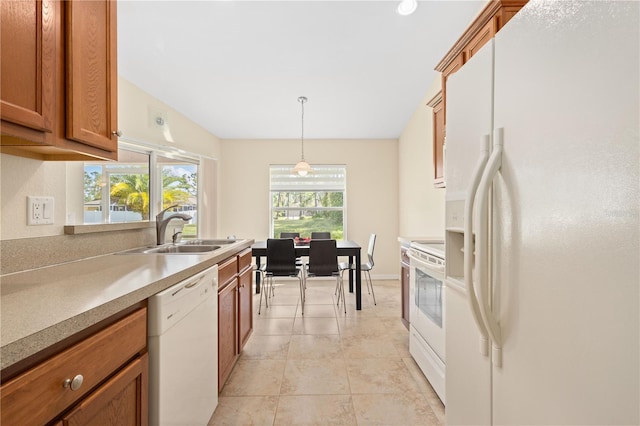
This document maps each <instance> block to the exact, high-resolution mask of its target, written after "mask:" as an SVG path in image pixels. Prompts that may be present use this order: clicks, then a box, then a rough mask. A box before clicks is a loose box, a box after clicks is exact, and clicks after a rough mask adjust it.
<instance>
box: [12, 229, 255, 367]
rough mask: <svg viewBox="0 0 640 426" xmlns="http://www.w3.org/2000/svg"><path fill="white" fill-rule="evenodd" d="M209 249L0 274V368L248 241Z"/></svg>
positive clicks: (120, 256)
mask: <svg viewBox="0 0 640 426" xmlns="http://www.w3.org/2000/svg"><path fill="white" fill-rule="evenodd" d="M253 242H254V241H253V240H239V241H237V242H235V243H233V244H229V245H227V246H224V247H223V248H222V249H220V250H216V251H214V252H211V253H209V254H152V255H150V254H109V255H104V256H98V257H93V258H89V259H84V260H79V261H75V262H69V263H65V264H61V265H55V266H49V267H46V268H40V269H34V270H30V271H25V272H20V273H15V274H7V275H3V276H0V308H1V309H0V324H2V326H1V329H0V369H4V368H6V367H8V366H11V365H13V364H15V363H16V362H18V361H21V360H23V359H25V358H27V357H29V356H31V355H33V354H35V353H37V352H39V351H41V350H43V349H46V348H47V347H49V346H51V345H53V344H55V343H57V342H60V341H62V340H63V339H65V338H67V337H69V336H71V335H73V334H75V333H77V332H79V331H82V330H83V329H85V328H87V327H90V326H91V325H93V324H96V323H98V322H99V321H101V320H103V319H105V318H108V317H110V316H111V315H113V314H115V313H117V312H119V311H122V310H124V309H126V308H128V307H130V306H132V305H134V304H136V303H138V302H140V301H142V300H144V299H147V298H149V297H150V296H152V295H154V294H156V293H158V292H160V291H162V290H164V289H166V288H168V287H171V286H172V285H174V284H176V283H178V282H180V281H182V280H184V279H186V278H188V277H190V276H192V275H194V274H197V273H198V272H200V271H203V270H205V269H207V268H208V267H210V266H213V265H215V264H217V263H219V262H220V261H222V260H224V259H226V258H228V257H229V256H231V255H233V254H234V253H237V252H239V251H241V250H243V249H245V248H247V247H250V246H251V245H252V244H253Z"/></svg>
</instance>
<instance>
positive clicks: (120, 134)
mask: <svg viewBox="0 0 640 426" xmlns="http://www.w3.org/2000/svg"><path fill="white" fill-rule="evenodd" d="M111 134H112V135H113V136H118V137H120V136H122V130H114V131H113V132H111Z"/></svg>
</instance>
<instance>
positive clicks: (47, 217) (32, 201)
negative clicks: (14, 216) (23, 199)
mask: <svg viewBox="0 0 640 426" xmlns="http://www.w3.org/2000/svg"><path fill="white" fill-rule="evenodd" d="M54 210H55V205H54V202H53V197H33V196H27V225H50V224H52V223H53V219H54V216H53V212H54Z"/></svg>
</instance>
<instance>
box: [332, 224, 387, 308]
mask: <svg viewBox="0 0 640 426" xmlns="http://www.w3.org/2000/svg"><path fill="white" fill-rule="evenodd" d="M375 246H376V234H371V235H370V236H369V247H368V248H367V258H368V260H367V263H362V264H361V265H360V271H361V272H362V273H365V272H366V275H365V282H366V283H367V292H369V294H370V295H371V296H372V297H373V304H374V305H376V304H377V303H376V294H375V292H374V291H373V281H371V270H372V269H373V249H374V248H375ZM338 266H339V269H340V274H342V273H343V272H344V271H346V270H354V271H355V270H356V265H355V264H353V263H340V265H338ZM338 291H339V289H338V288H336V293H338ZM343 294H344V290H343Z"/></svg>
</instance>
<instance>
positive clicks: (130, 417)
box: [0, 306, 148, 426]
mask: <svg viewBox="0 0 640 426" xmlns="http://www.w3.org/2000/svg"><path fill="white" fill-rule="evenodd" d="M114 321H115V322H111V321H109V320H107V323H108V324H109V325H106V326H104V327H101V328H100V329H99V330H98V331H96V332H95V333H93V334H90V335H89V336H88V337H86V336H82V338H81V339H80V340H78V341H75V340H74V343H71V344H70V346H69V347H67V348H66V349H64V350H62V351H61V352H58V353H56V354H53V355H52V356H50V357H48V358H46V357H45V359H44V361H41V362H38V363H37V364H35V365H30V366H28V367H25V368H26V370H24V371H22V372H21V373H20V374H19V375H17V376H15V377H12V378H8V379H7V380H5V381H4V382H3V383H2V386H1V387H0V395H1V396H0V404H1V407H0V411H1V413H0V414H1V420H0V424H3V425H42V424H48V423H55V424H61V425H95V424H99V425H106V426H108V425H114V426H115V425H118V426H119V425H145V424H147V423H148V418H147V416H148V356H147V350H146V348H147V309H146V306H145V307H142V308H141V309H138V310H136V311H134V312H132V313H130V314H128V315H126V316H124V317H120V316H118V319H117V320H114ZM3 373H4V372H3Z"/></svg>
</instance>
